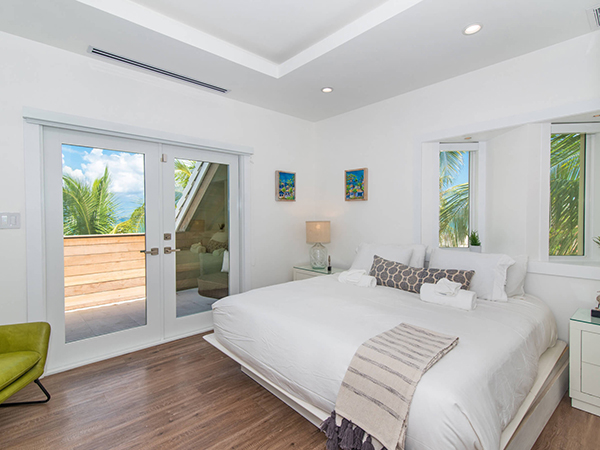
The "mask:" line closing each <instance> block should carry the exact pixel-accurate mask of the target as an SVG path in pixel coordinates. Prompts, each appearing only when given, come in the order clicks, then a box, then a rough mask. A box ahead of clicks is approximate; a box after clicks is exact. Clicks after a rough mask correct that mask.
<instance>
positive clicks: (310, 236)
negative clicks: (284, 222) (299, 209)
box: [306, 220, 330, 244]
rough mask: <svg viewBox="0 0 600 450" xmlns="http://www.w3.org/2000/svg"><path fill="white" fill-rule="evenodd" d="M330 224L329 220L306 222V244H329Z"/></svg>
mask: <svg viewBox="0 0 600 450" xmlns="http://www.w3.org/2000/svg"><path fill="white" fill-rule="evenodd" d="M329 231H330V222H329V220H321V221H317V220H314V221H307V222H306V243H307V244H315V243H317V242H320V243H321V244H327V243H328V242H330V237H329Z"/></svg>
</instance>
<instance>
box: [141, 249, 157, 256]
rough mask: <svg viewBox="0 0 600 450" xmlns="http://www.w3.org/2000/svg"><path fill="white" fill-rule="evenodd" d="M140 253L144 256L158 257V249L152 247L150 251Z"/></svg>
mask: <svg viewBox="0 0 600 450" xmlns="http://www.w3.org/2000/svg"><path fill="white" fill-rule="evenodd" d="M140 253H145V254H146V255H152V256H156V255H158V247H152V248H151V249H150V250H140Z"/></svg>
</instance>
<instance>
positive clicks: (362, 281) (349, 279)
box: [338, 269, 377, 287]
mask: <svg viewBox="0 0 600 450" xmlns="http://www.w3.org/2000/svg"><path fill="white" fill-rule="evenodd" d="M366 273H367V272H366V271H365V270H361V269H357V270H346V271H344V272H341V273H340V274H339V276H338V280H339V281H340V283H346V284H354V285H356V286H361V287H375V286H377V280H376V279H375V277H372V276H369V275H367V274H366Z"/></svg>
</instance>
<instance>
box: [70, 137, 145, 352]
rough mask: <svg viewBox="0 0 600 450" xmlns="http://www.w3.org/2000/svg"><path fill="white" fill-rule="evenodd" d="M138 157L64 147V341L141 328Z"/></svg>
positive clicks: (142, 222)
mask: <svg viewBox="0 0 600 450" xmlns="http://www.w3.org/2000/svg"><path fill="white" fill-rule="evenodd" d="M144 166H145V165H144V155H143V154H140V153H130V152H123V151H114V150H107V149H104V148H102V149H100V148H92V147H85V146H79V145H71V144H62V198H63V239H64V295H65V303H64V307H65V308H64V309H65V341H66V342H67V343H69V342H73V341H77V340H81V339H87V338H90V337H94V336H101V335H104V334H108V333H114V332H117V331H122V330H126V329H129V328H135V327H139V326H143V325H146V258H145V255H144V253H143V252H144V250H145V248H146V235H145V217H146V212H145V203H146V200H145V175H144Z"/></svg>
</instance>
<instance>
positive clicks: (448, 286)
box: [435, 278, 464, 297]
mask: <svg viewBox="0 0 600 450" xmlns="http://www.w3.org/2000/svg"><path fill="white" fill-rule="evenodd" d="M460 287H461V284H460V283H455V282H454V281H450V280H449V279H448V278H442V279H441V280H438V282H437V283H435V292H437V293H438V294H442V295H450V296H452V297H454V296H456V295H458V291H460ZM463 290H464V289H463Z"/></svg>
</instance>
